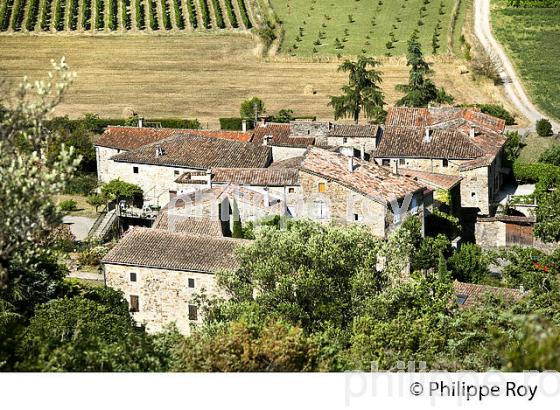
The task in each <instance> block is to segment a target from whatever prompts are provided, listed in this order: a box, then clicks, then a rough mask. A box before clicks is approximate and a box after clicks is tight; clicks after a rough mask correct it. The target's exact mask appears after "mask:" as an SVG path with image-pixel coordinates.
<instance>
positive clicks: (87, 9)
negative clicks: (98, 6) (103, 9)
mask: <svg viewBox="0 0 560 410" xmlns="http://www.w3.org/2000/svg"><path fill="white" fill-rule="evenodd" d="M82 28H83V29H84V30H90V29H91V0H84V3H83V7H82Z"/></svg>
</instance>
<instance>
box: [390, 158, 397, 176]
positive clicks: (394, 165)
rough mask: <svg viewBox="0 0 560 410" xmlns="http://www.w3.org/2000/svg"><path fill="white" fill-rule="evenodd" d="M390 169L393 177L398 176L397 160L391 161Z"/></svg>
mask: <svg viewBox="0 0 560 410" xmlns="http://www.w3.org/2000/svg"><path fill="white" fill-rule="evenodd" d="M391 168H392V169H391V172H392V173H393V174H394V175H399V160H398V159H395V160H393V166H392V167H391Z"/></svg>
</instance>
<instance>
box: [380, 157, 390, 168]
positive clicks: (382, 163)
mask: <svg viewBox="0 0 560 410" xmlns="http://www.w3.org/2000/svg"><path fill="white" fill-rule="evenodd" d="M381 165H383V166H384V167H388V166H390V165H391V160H390V159H382V160H381Z"/></svg>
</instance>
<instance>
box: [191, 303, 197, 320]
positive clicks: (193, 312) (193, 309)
mask: <svg viewBox="0 0 560 410" xmlns="http://www.w3.org/2000/svg"><path fill="white" fill-rule="evenodd" d="M189 320H198V309H197V307H196V306H195V305H189Z"/></svg>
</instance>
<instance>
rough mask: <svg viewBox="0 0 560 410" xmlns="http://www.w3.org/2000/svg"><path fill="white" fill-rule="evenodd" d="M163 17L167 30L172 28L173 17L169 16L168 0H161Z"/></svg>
mask: <svg viewBox="0 0 560 410" xmlns="http://www.w3.org/2000/svg"><path fill="white" fill-rule="evenodd" d="M161 18H162V20H163V27H165V29H166V30H171V18H170V17H169V6H168V5H167V0H161Z"/></svg>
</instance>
